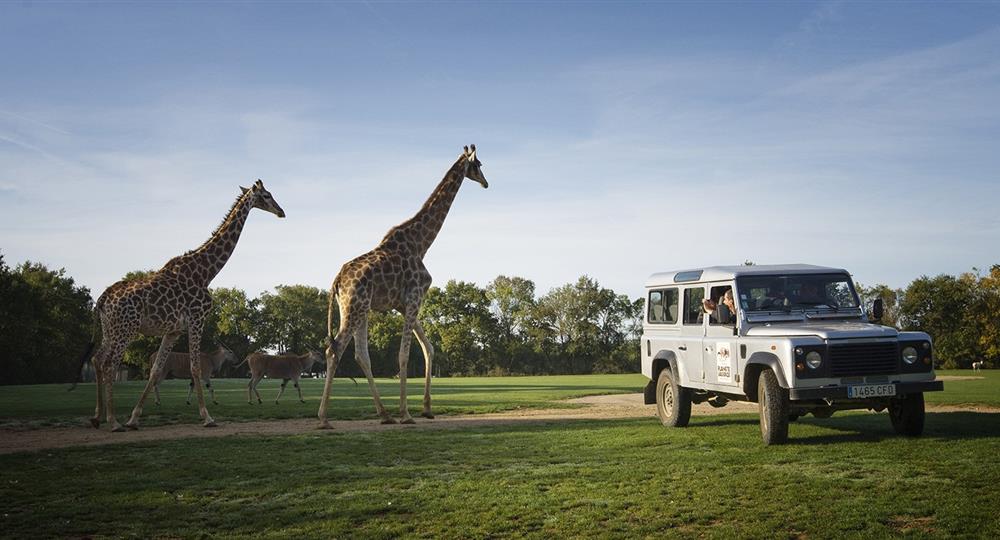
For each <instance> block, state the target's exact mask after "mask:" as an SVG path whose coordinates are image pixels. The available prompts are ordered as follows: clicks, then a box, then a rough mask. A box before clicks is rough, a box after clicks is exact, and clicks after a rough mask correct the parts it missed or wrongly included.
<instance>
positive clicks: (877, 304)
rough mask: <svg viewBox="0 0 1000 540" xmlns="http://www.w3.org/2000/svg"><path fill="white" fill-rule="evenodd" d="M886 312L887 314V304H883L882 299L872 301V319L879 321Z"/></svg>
mask: <svg viewBox="0 0 1000 540" xmlns="http://www.w3.org/2000/svg"><path fill="white" fill-rule="evenodd" d="M884 314H885V306H883V305H882V299H881V298H876V299H875V301H874V302H872V315H871V319H872V320H873V321H875V322H879V321H881V320H882V315H884Z"/></svg>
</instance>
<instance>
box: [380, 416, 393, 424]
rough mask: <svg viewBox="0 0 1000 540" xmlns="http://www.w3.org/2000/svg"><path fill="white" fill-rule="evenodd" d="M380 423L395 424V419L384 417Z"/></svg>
mask: <svg viewBox="0 0 1000 540" xmlns="http://www.w3.org/2000/svg"><path fill="white" fill-rule="evenodd" d="M382 423H383V424H395V423H396V419H395V418H393V417H391V416H386V417H385V418H383V419H382Z"/></svg>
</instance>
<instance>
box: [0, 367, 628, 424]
mask: <svg viewBox="0 0 1000 540" xmlns="http://www.w3.org/2000/svg"><path fill="white" fill-rule="evenodd" d="M376 382H377V384H378V388H379V394H380V395H381V396H382V402H383V404H384V405H385V406H386V408H387V409H388V410H389V411H390V412H391V413H392V414H394V415H395V414H397V412H398V410H399V381H395V380H389V379H379V380H377V381H376ZM645 383H646V379H645V378H644V377H643V376H642V375H636V374H633V375H564V376H554V377H502V378H501V377H468V378H444V379H434V382H433V383H432V384H433V386H432V388H431V395H432V398H433V402H432V403H433V408H434V412H435V413H436V414H460V413H487V412H497V411H503V410H511V409H518V408H549V407H571V406H572V405H570V404H566V403H560V402H559V401H560V400H564V399H566V398H572V397H578V396H584V395H593V394H610V393H628V392H639V391H641V390H642V387H643V385H645ZM246 384H247V380H245V379H216V380H213V381H212V385H213V386H214V387H215V394H216V397H217V399H218V400H219V405H212V404H211V402H210V401H208V407H209V412H211V414H212V416H213V417H214V418H215V419H216V420H218V421H222V422H226V421H235V422H245V421H252V420H268V419H283V418H314V417H315V416H316V411H317V409H318V408H319V399H320V396H322V395H323V381H322V380H320V379H303V380H302V381H301V384H302V393H303V396H304V397H305V399H306V403H299V401H298V396H297V394H296V393H295V389H294V388H292V386H291V383H289V385H288V388H287V389H286V390H285V394H284V395H283V396H282V398H281V403H280V404H278V405H275V403H274V398H275V396H277V394H278V389H279V387H280V384H281V383H280V381H274V380H270V379H265V380H264V381H263V382H261V384H260V386H258V390H260V393H261V396H262V397H263V398H264V403H263V404H260V405H258V404H256V403H255V404H254V405H249V404H247V393H246ZM68 387H69V385H57V384H50V385H34V386H0V427H3V428H8V429H31V428H37V427H48V426H66V425H83V424H85V423H86V422H87V419H88V418H90V416H91V415H93V413H94V404H95V401H96V398H95V385H94V384H81V385H79V386H78V387H77V389H76V390H74V391H73V392H67V391H66V388H68ZM144 387H145V383H144V382H142V381H129V382H123V383H116V384H115V411H116V413H117V414H118V420H119V421H120V422H123V423H124V422H125V421H126V420H128V417H129V414H131V412H132V407H133V406H135V403H136V401H137V400H138V399H139V394H140V393H141V392H142V389H143V388H144ZM407 391H408V400H407V401H408V403H409V406H410V413H411V414H413V415H414V416H416V415H418V414H419V413H420V411H421V410H422V409H421V407H422V400H423V395H424V381H423V379H422V378H420V379H416V378H410V379H409V380H408V383H407ZM187 392H188V382H187V381H182V380H168V381H164V382H163V384H161V385H160V396H161V401H162V405H160V406H159V407H157V406H156V405H154V404H153V396H152V394H150V397H149V398H148V399H147V401H146V405H145V406H144V407H143V416H142V419H141V421H140V423H141V424H142V425H146V426H154V425H162V424H171V423H198V422H200V419H199V417H198V408H197V405H195V403H197V401H196V398H195V397H194V396H192V405H186V404H185V403H184V400H185V398H186V397H187ZM205 399H206V400H208V399H209V397H208V394H207V393H206V394H205ZM330 399H331V401H330V406H329V408H328V411H329V413H328V414H329V415H330V418H331V419H335V420H359V419H364V418H376V417H377V416H376V414H375V405H374V403H373V401H372V397H371V393H370V392H369V391H368V384H367V382H366V381H364V380H363V379H362V380H359V381H358V385H355V384H354V383H352V382H351V381H350V380H348V379H335V380H334V384H333V390H332V391H331V398H330ZM101 421H102V422H103V421H104V418H101Z"/></svg>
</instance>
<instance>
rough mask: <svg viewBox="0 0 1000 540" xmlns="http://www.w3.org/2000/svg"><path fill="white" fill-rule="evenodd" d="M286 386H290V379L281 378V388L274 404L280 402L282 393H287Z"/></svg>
mask: <svg viewBox="0 0 1000 540" xmlns="http://www.w3.org/2000/svg"><path fill="white" fill-rule="evenodd" d="M285 386H288V379H282V380H281V390H278V397H276V398H274V404H275V405H277V404H278V400H279V399H281V394H284V393H285Z"/></svg>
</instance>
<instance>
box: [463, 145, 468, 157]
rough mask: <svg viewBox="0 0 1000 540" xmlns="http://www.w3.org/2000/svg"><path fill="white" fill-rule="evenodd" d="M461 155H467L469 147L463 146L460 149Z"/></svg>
mask: <svg viewBox="0 0 1000 540" xmlns="http://www.w3.org/2000/svg"><path fill="white" fill-rule="evenodd" d="M462 155H463V156H467V155H469V147H468V146H463V147H462Z"/></svg>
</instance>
